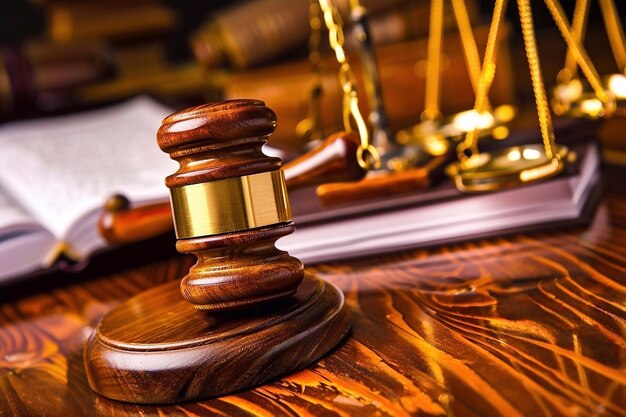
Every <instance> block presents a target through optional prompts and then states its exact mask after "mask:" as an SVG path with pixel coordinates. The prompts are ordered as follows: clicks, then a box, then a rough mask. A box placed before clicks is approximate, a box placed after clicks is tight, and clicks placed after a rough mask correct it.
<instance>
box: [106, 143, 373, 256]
mask: <svg viewBox="0 0 626 417" xmlns="http://www.w3.org/2000/svg"><path fill="white" fill-rule="evenodd" d="M358 146H359V138H358V136H357V134H356V133H354V132H344V131H341V132H337V133H334V134H332V135H330V136H329V137H328V138H327V139H326V140H325V141H324V142H322V143H321V144H320V145H319V146H317V147H316V148H314V149H312V150H311V151H309V152H307V153H305V154H303V155H301V156H299V157H298V158H295V159H294V160H292V161H291V162H289V163H287V164H285V165H283V166H282V168H281V169H282V171H283V173H284V175H285V181H286V184H287V187H288V188H289V190H291V191H293V190H296V189H299V188H303V187H307V186H312V185H318V184H325V183H331V182H341V181H356V180H359V179H361V178H363V177H364V176H365V174H366V171H365V170H363V168H361V166H360V165H359V163H358V162H357V160H356V151H357V148H358ZM172 225H173V223H172V211H171V209H170V203H169V202H163V203H155V204H149V205H145V206H141V207H131V204H130V201H129V200H128V199H127V198H126V197H125V196H123V195H119V194H116V195H113V196H111V197H110V198H109V199H108V200H107V201H106V203H105V206H104V211H103V213H102V215H101V216H100V219H99V221H98V228H99V231H100V234H101V236H102V237H103V238H104V239H105V240H106V241H107V242H109V243H111V244H127V243H132V242H136V241H140V240H144V239H147V238H150V237H154V236H158V235H160V234H163V233H166V232H168V231H170V230H172Z"/></svg>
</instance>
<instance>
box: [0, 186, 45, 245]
mask: <svg viewBox="0 0 626 417" xmlns="http://www.w3.org/2000/svg"><path fill="white" fill-rule="evenodd" d="M42 227H43V226H41V225H40V224H39V223H37V221H36V220H35V219H34V218H33V217H32V216H30V215H29V214H28V213H27V212H26V211H25V210H24V209H23V208H22V207H20V206H19V205H18V204H17V202H16V201H15V200H13V199H12V198H11V197H10V196H9V195H8V193H7V192H6V191H5V190H4V189H3V188H2V187H0V240H2V239H3V238H5V237H6V236H8V235H15V234H18V233H24V232H28V231H30V230H33V229H37V228H42Z"/></svg>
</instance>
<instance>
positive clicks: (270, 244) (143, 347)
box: [84, 100, 350, 404]
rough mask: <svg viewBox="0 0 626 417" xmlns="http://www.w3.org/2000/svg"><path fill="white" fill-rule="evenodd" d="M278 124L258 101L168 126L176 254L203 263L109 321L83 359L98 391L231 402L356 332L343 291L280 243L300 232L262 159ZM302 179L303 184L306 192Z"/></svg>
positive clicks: (186, 113) (164, 133) (272, 166)
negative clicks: (221, 398)
mask: <svg viewBox="0 0 626 417" xmlns="http://www.w3.org/2000/svg"><path fill="white" fill-rule="evenodd" d="M275 126H276V116H275V114H274V112H273V111H272V110H271V109H270V108H268V107H267V106H265V105H264V103H263V102H262V101H259V100H232V101H226V102H220V103H212V104H208V105H204V106H199V107H194V108H191V109H187V110H183V111H180V112H177V113H174V114H172V115H170V116H168V117H167V118H166V119H165V120H164V121H163V124H162V126H161V128H160V129H159V132H158V135H157V140H158V144H159V147H160V148H161V150H163V151H164V152H166V153H168V154H169V155H170V157H171V158H172V159H174V160H175V161H177V162H178V164H179V168H178V169H177V171H176V172H174V173H173V174H171V175H169V176H168V177H167V178H166V180H165V185H166V186H167V187H168V188H169V189H170V195H171V199H172V208H173V213H174V224H175V231H176V237H177V242H176V249H177V250H178V251H179V252H183V253H190V254H193V255H195V256H196V257H197V259H198V261H197V262H196V264H195V265H194V266H192V267H191V269H190V270H189V272H188V273H187V275H186V276H185V277H183V278H182V281H170V282H166V283H165V284H161V285H159V286H156V287H154V288H151V289H149V290H147V291H145V292H143V293H140V294H138V295H136V296H135V297H133V298H130V299H129V300H127V301H125V302H123V303H122V304H120V305H118V306H116V307H115V308H114V309H113V310H112V311H111V312H109V313H108V314H107V315H106V316H105V317H104V318H103V319H102V320H101V321H100V323H99V324H98V326H97V327H96V329H95V331H94V332H93V333H92V334H91V336H90V337H89V339H88V340H87V342H86V344H85V351H84V359H85V367H86V373H87V378H88V381H89V384H90V386H91V388H92V389H93V390H94V391H96V392H97V393H99V394H101V395H103V396H105V397H108V398H111V399H115V400H121V401H127V402H133V403H144V404H146V403H150V404H155V403H173V402H179V401H190V400H197V399H202V398H207V397H213V396H217V395H223V394H228V393H232V392H236V391H241V390H243V389H248V388H251V387H254V386H257V385H259V384H262V383H265V382H267V381H271V380H273V379H275V378H277V377H279V376H282V375H285V374H287V373H289V372H293V371H296V370H300V369H302V368H304V367H306V366H308V365H310V364H311V363H313V362H314V361H316V360H317V359H319V358H320V357H321V356H323V355H325V354H326V353H328V352H329V351H330V350H331V349H332V348H333V347H335V346H336V345H337V344H338V343H339V342H340V341H341V340H342V338H343V337H344V336H345V335H346V334H347V332H348V329H349V327H350V320H349V314H348V309H347V308H346V305H345V299H344V297H343V294H342V292H341V291H340V290H339V289H338V288H336V287H334V286H333V285H331V284H329V283H326V282H325V281H323V280H322V279H320V278H319V277H317V276H315V275H314V274H313V273H311V272H310V271H306V270H305V268H304V266H303V264H302V262H300V260H299V259H297V258H295V257H293V256H290V255H289V254H288V253H287V252H285V251H282V250H280V249H278V248H276V246H275V245H274V243H275V242H276V240H277V239H279V238H280V237H282V236H285V235H288V234H290V233H292V232H293V230H294V229H295V226H294V223H293V221H292V219H291V212H290V205H289V199H288V196H287V187H286V181H285V174H284V172H285V171H283V170H281V169H280V166H281V160H280V158H276V157H271V156H267V155H265V154H264V153H263V151H262V149H261V148H262V146H263V144H264V143H265V142H266V141H267V138H268V137H269V135H271V134H272V133H273V132H274V129H275ZM339 136H341V137H345V136H346V135H339ZM344 142H345V141H343V140H342V141H339V143H344ZM332 143H338V142H337V141H333V142H332ZM312 158H313V157H312ZM292 169H293V168H292ZM292 172H299V171H292ZM302 172H308V171H306V170H304V171H302ZM302 172H300V174H299V175H296V174H292V175H294V177H292V178H301V179H300V181H301V182H302V183H306V182H307V181H308V180H306V179H305V176H304V174H303V173H302ZM294 181H295V180H294V179H292V183H296V182H294Z"/></svg>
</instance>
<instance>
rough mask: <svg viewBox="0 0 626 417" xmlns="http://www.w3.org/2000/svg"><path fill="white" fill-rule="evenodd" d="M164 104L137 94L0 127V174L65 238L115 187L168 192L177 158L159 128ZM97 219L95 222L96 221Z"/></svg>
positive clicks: (145, 193) (133, 196) (135, 195)
mask: <svg viewBox="0 0 626 417" xmlns="http://www.w3.org/2000/svg"><path fill="white" fill-rule="evenodd" d="M171 111H172V110H171V109H168V108H166V107H164V106H162V105H160V104H158V103H156V102H155V101H153V100H152V99H149V98H146V97H139V98H136V99H133V100H131V101H128V102H126V103H122V104H119V105H116V106H113V107H109V108H106V109H102V110H95V111H90V112H85V113H80V114H75V115H70V116H63V117H56V118H50V119H42V120H36V121H26V122H15V123H11V124H7V125H5V126H2V127H0V182H1V183H2V184H3V185H4V186H5V187H6V188H7V190H8V191H9V192H10V193H11V195H13V196H15V197H16V199H17V200H19V202H20V203H21V204H22V205H23V206H24V207H25V208H26V209H27V210H28V212H29V213H31V214H32V215H33V216H34V217H36V218H37V219H38V220H39V221H40V222H41V223H42V224H43V225H44V226H45V227H46V228H48V229H49V230H50V231H51V232H52V233H53V234H54V235H55V236H56V237H57V239H59V240H64V239H65V238H66V234H67V233H68V231H69V230H70V228H71V227H72V226H73V225H74V224H75V223H77V222H78V221H79V219H81V217H85V218H87V217H89V218H91V219H93V218H94V216H93V211H94V210H100V209H101V207H102V205H103V203H104V202H105V200H106V199H107V198H108V197H109V196H111V195H112V194H113V193H122V194H124V195H126V196H127V197H128V198H129V199H130V200H131V201H133V202H143V201H149V200H155V199H163V200H166V199H167V197H168V192H167V188H166V187H165V185H164V183H163V180H164V178H165V176H167V175H169V174H171V173H173V172H174V171H175V170H176V167H177V164H176V163H175V162H174V161H172V160H170V159H169V157H168V156H167V155H166V154H164V153H163V152H161V151H160V150H159V148H158V146H157V143H156V132H157V130H158V128H159V127H160V125H161V121H162V119H163V118H164V117H166V116H167V115H168V114H169V113H171ZM94 227H95V224H94Z"/></svg>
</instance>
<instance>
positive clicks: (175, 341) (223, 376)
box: [84, 0, 626, 404]
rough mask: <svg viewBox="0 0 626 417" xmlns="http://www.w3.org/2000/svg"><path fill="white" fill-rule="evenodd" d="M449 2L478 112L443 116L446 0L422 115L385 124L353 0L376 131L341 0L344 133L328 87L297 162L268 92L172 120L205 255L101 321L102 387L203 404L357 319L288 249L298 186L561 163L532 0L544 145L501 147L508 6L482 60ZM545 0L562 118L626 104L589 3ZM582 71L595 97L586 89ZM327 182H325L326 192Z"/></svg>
mask: <svg viewBox="0 0 626 417" xmlns="http://www.w3.org/2000/svg"><path fill="white" fill-rule="evenodd" d="M600 3H601V6H602V10H603V13H604V15H605V24H606V26H607V31H608V33H609V34H613V35H610V37H611V39H612V40H611V45H612V47H613V51H614V53H615V56H616V60H617V61H618V65H620V70H622V71H623V70H624V68H625V65H626V52H624V51H625V49H624V36H623V31H622V29H621V25H620V24H619V19H618V17H617V16H616V12H615V5H614V4H613V2H612V0H604V1H601V2H600ZM451 4H452V7H453V11H454V17H455V20H456V23H457V26H458V29H459V34H460V36H461V40H462V46H463V51H464V54H465V58H466V63H467V67H468V72H469V74H470V79H471V82H472V85H473V88H474V91H475V96H476V97H475V105H474V108H473V109H469V110H468V111H466V112H463V113H460V114H457V115H452V116H449V117H444V115H442V114H441V112H440V110H439V92H440V88H441V86H440V82H439V77H440V67H441V53H442V51H441V49H442V41H441V38H442V31H443V25H442V20H443V13H444V0H433V1H432V2H431V19H430V32H429V48H428V63H427V84H426V91H425V95H426V100H425V103H426V105H425V107H426V108H425V111H424V112H423V113H422V116H421V123H420V124H419V125H417V126H414V127H411V128H408V129H405V130H403V131H402V132H401V133H400V134H398V135H397V136H396V137H395V138H393V137H392V136H391V134H390V133H389V129H388V126H387V121H386V120H387V118H386V114H385V109H384V105H383V102H382V96H381V88H382V87H384V86H381V85H380V83H379V81H378V75H377V68H376V63H375V55H374V50H373V49H372V46H371V43H370V42H369V34H368V31H367V14H366V12H365V10H364V9H363V8H362V7H361V6H360V4H359V2H358V1H356V0H355V1H352V2H351V7H352V8H351V11H352V14H351V20H352V22H353V24H354V28H355V33H357V39H358V40H359V46H360V50H359V51H360V53H361V58H362V61H363V68H364V75H365V77H364V78H365V82H366V86H365V87H366V92H367V99H368V102H369V107H370V109H371V114H370V118H369V119H370V125H371V126H369V128H368V125H367V123H366V122H365V120H364V118H363V117H362V115H361V112H360V110H359V97H358V93H357V88H356V87H357V86H356V81H355V77H354V74H353V73H352V69H351V67H350V65H349V62H348V58H347V55H346V53H345V51H344V41H345V37H344V32H343V24H342V22H341V19H340V17H339V14H338V13H337V10H336V8H335V7H334V5H333V4H332V2H331V1H329V0H319V3H318V2H317V1H313V2H311V18H310V21H311V29H312V31H311V42H310V46H311V54H310V59H311V63H312V67H313V69H314V72H315V71H316V70H317V69H316V68H317V67H318V66H319V43H320V40H321V31H322V22H323V24H324V25H325V26H326V28H327V30H328V35H329V43H330V45H331V47H332V49H333V52H334V54H335V57H336V60H337V62H338V64H339V74H338V77H339V81H340V84H341V88H342V90H343V94H344V95H343V116H344V129H345V131H342V132H337V133H336V134H333V135H331V136H330V137H329V138H328V139H326V140H325V141H323V142H322V143H320V142H321V141H320V138H321V136H320V132H321V127H320V126H319V117H317V116H318V115H319V111H318V109H316V106H317V105H319V95H320V94H322V91H321V86H320V85H317V86H316V85H315V84H314V86H313V87H314V88H312V90H311V93H310V98H311V102H310V111H309V117H308V118H307V119H306V120H303V123H301V126H300V129H299V130H300V134H301V135H302V137H304V138H305V139H306V140H307V141H308V142H310V143H311V150H310V151H309V152H307V153H306V154H304V155H302V156H301V157H299V158H297V159H296V160H294V161H292V162H290V163H288V164H285V165H284V166H281V160H280V159H279V158H275V157H269V156H267V155H265V154H264V153H263V152H262V149H261V148H262V146H263V144H265V142H266V141H267V140H268V138H269V137H270V136H271V134H272V133H273V132H274V130H275V128H276V123H277V117H276V115H275V114H274V112H273V111H272V110H271V109H270V108H268V107H267V106H265V103H263V102H262V101H260V100H254V99H241V100H231V101H226V102H219V103H211V104H206V105H203V106H198V107H194V108H190V109H186V110H182V111H179V112H176V113H174V114H172V115H170V116H168V117H167V118H166V119H165V120H164V121H163V124H162V126H161V128H160V129H159V131H158V133H157V141H158V145H159V147H160V148H161V150H163V151H164V152H166V153H168V154H169V156H170V157H171V158H172V159H174V160H175V161H177V162H178V163H179V168H178V170H177V171H176V172H175V173H172V175H170V176H168V177H167V178H166V180H165V183H166V185H167V187H168V188H169V189H170V194H171V210H172V218H173V223H174V226H175V231H176V237H177V239H178V240H177V243H176V248H177V250H178V251H179V252H182V253H191V254H194V255H195V256H196V257H197V263H196V264H195V265H194V266H193V267H191V269H190V270H189V272H188V274H187V275H186V276H185V277H183V278H182V281H180V282H169V283H166V284H162V285H160V286H157V287H155V288H152V289H150V290H148V291H146V292H144V293H141V294H139V295H137V296H135V297H133V298H131V299H129V300H127V301H126V302H124V303H122V304H121V305H119V306H117V307H116V308H114V309H113V310H112V311H111V312H110V313H108V314H107V315H106V316H105V317H104V318H103V319H102V321H101V322H100V323H99V325H98V326H97V328H96V330H95V332H94V333H93V334H92V335H91V337H90V338H89V340H88V342H87V344H86V346H85V352H84V359H85V365H86V369H87V376H88V379H89V383H90V386H91V387H92V389H93V390H95V391H96V392H97V393H99V394H101V395H103V396H105V397H108V398H112V399H115V400H120V401H127V402H133V403H156V404H158V403H174V402H181V401H190V400H198V399H203V398H208V397H214V396H219V395H224V394H228V393H232V392H237V391H241V390H245V389H249V388H252V387H255V386H258V385H260V384H263V383H266V382H269V381H272V380H274V379H276V378H279V377H280V376H282V375H286V374H289V373H292V372H295V371H297V370H300V369H303V368H305V367H307V366H309V365H311V364H312V363H314V362H315V361H317V360H318V359H320V358H321V357H323V356H324V355H326V354H328V353H329V352H331V351H332V350H333V349H335V348H336V347H337V346H338V345H340V344H341V342H342V340H343V339H344V338H345V337H346V335H347V334H348V333H349V329H350V320H349V312H348V307H347V306H346V305H345V300H344V297H343V294H342V293H341V291H339V290H338V289H337V288H335V287H334V286H332V285H330V284H328V283H326V282H324V281H323V280H322V279H320V278H319V277H317V276H315V275H314V274H312V273H311V272H308V271H307V270H306V269H305V268H304V266H303V265H302V263H301V262H300V261H299V260H298V259H296V258H294V257H292V256H290V255H289V254H288V253H286V252H284V251H281V250H279V249H277V248H276V247H275V246H274V244H275V242H276V241H277V240H278V239H279V238H280V237H282V236H285V235H288V234H290V233H292V232H293V231H294V229H295V225H294V223H293V222H292V218H291V211H290V205H289V198H288V195H287V189H288V188H289V189H295V188H297V187H300V186H304V185H312V184H325V183H328V182H336V181H344V182H348V181H351V183H350V184H351V185H350V187H356V190H358V189H359V187H362V188H363V189H367V190H370V191H371V190H372V189H374V190H376V189H377V188H376V187H381V184H383V185H382V187H386V186H388V184H390V183H393V182H394V181H406V179H407V178H411V173H412V172H413V171H414V170H418V169H419V168H420V164H422V163H423V161H424V158H427V159H428V158H431V159H433V160H437V161H442V160H446V158H443V159H442V157H443V156H445V155H447V156H450V155H455V156H456V162H453V163H450V164H449V165H448V166H447V167H446V172H447V173H448V175H449V176H450V177H451V178H452V179H453V181H454V183H455V185H456V186H457V188H458V189H459V190H461V191H464V192H486V191H494V190H499V189H503V188H508V187H515V186H522V185H523V184H526V183H529V182H533V181H538V180H542V179H545V178H549V177H552V176H555V175H557V174H559V173H560V172H561V171H563V169H564V168H565V167H566V166H567V164H568V163H569V161H570V160H571V159H572V158H573V153H572V152H571V151H570V150H568V149H567V148H566V147H565V146H562V145H558V144H557V143H556V138H555V136H554V131H553V128H552V120H551V115H550V108H549V105H548V96H547V93H546V90H545V87H544V83H543V76H542V73H541V68H540V63H539V58H538V54H537V45H536V38H535V33H534V28H533V20H532V14H531V9H530V1H529V0H518V1H517V7H518V10H519V17H520V23H521V29H522V36H523V39H524V46H525V50H526V55H527V58H528V64H529V69H530V76H531V79H532V86H533V91H534V95H535V103H536V108H537V114H538V119H539V126H540V131H541V139H542V143H541V144H539V143H536V144H527V145H520V146H512V147H508V148H503V149H500V150H496V151H489V152H488V151H482V152H481V151H479V149H478V143H479V141H480V140H481V139H483V138H485V137H492V138H496V139H498V140H502V139H505V138H506V136H507V128H506V126H507V123H508V122H509V121H510V120H511V119H512V118H513V116H514V111H513V110H512V108H511V107H510V106H501V107H499V108H498V107H497V108H493V107H492V106H491V104H490V102H489V98H488V94H489V89H490V86H491V82H492V80H493V77H494V74H495V71H496V56H497V44H498V42H497V39H498V36H499V33H500V32H501V27H502V25H503V16H504V13H505V11H506V8H507V1H506V0H495V2H494V8H493V17H492V20H491V25H490V29H489V36H488V40H487V44H486V48H485V52H484V54H483V58H482V60H481V59H480V57H479V53H478V48H477V46H476V42H475V40H474V38H473V34H472V31H471V27H470V25H469V20H468V17H467V10H466V8H465V4H464V2H463V0H451ZM545 5H546V6H547V8H548V10H549V11H550V13H551V14H552V17H553V18H554V21H555V23H556V25H557V27H558V28H559V30H560V32H561V34H562V35H563V38H564V39H565V41H566V43H567V46H568V56H567V59H566V66H565V69H564V70H563V71H562V73H561V74H560V75H559V85H558V86H557V88H556V89H555V91H554V94H553V98H552V104H553V106H554V110H555V112H556V113H559V114H569V115H571V116H574V117H604V116H608V115H610V114H612V113H614V112H615V110H616V108H617V105H616V103H617V99H616V97H617V98H619V99H621V98H623V97H626V94H625V95H623V96H622V95H620V92H619V86H620V85H621V84H620V82H621V83H624V81H619V80H620V78H619V77H621V79H625V80H626V78H624V75H623V74H616V75H615V76H613V77H612V78H609V79H608V84H607V83H606V82H603V81H602V80H601V78H600V76H599V75H598V73H597V71H596V70H595V68H594V66H593V64H592V62H591V61H590V59H589V57H588V56H587V53H586V52H585V50H584V48H583V47H582V44H581V42H582V39H583V34H584V26H585V25H584V23H585V20H586V16H587V10H588V1H587V0H578V2H577V5H576V10H575V13H574V20H573V22H574V24H573V26H570V23H569V21H568V19H567V17H566V16H565V13H564V12H563V9H562V8H561V6H560V4H559V2H558V0H545ZM614 43H615V45H614ZM578 67H580V69H581V70H582V72H583V74H584V76H585V78H586V79H587V81H588V83H589V85H590V86H591V89H592V91H591V92H584V91H583V87H582V86H583V83H582V81H580V80H579V78H578V76H577V68H578ZM616 77H617V78H616ZM610 80H613V81H612V84H611V81H610ZM615 80H618V81H615ZM577 86H580V88H579V87H577ZM616 86H617V87H616ZM616 89H617V91H616ZM354 127H356V129H355V128H354ZM370 129H371V132H372V133H371V134H370ZM370 138H371V139H370ZM447 160H448V161H449V159H447ZM381 177H382V178H384V181H383V182H382V183H381V182H380V178H381ZM357 180H358V182H356V181H357ZM323 187H324V185H322V186H321V187H320V188H318V192H319V191H320V190H321V191H322V193H323ZM167 219H169V217H168V218H167ZM167 219H166V220H167ZM164 223H167V221H165V222H164Z"/></svg>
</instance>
